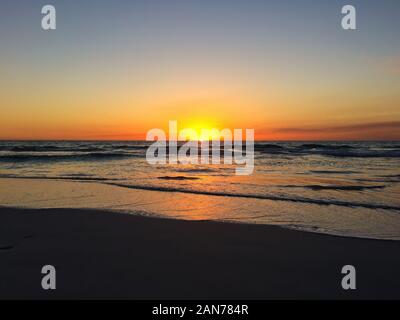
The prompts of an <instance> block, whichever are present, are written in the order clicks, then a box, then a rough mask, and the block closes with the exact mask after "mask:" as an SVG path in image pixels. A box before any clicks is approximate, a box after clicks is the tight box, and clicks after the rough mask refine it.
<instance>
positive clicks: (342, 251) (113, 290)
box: [0, 207, 400, 299]
mask: <svg viewBox="0 0 400 320" xmlns="http://www.w3.org/2000/svg"><path fill="white" fill-rule="evenodd" d="M399 252H400V242H397V241H380V240H368V239H356V238H345V237H336V236H330V235H322V234H315V233H307V232H301V231H293V230H287V229H284V228H281V227H278V226H266V225H249V224H231V223H220V222H211V221H182V220H172V219H159V218H148V217H141V216H135V215H131V214H121V213H114V212H106V211H96V210H78V209H36V210H35V209H12V208H5V207H3V208H1V209H0V259H1V264H0V278H1V279H0V298H1V299H13V298H23V299H31V298H34V299H52V298H54V299H68V298H74V299H77V298H88V299H92V298H96V299H105V298H111V299H117V298H120V299H241V298H243V299H282V298H284V299H325V298H327V299H331V298H339V299H381V298H386V299H392V298H400V272H399V270H400V255H399ZM47 264H51V265H54V266H55V267H56V270H57V289H56V290H53V291H44V290H42V288H41V279H42V276H43V275H42V274H41V268H42V266H43V265H47ZM346 264H351V265H354V266H355V267H356V270H357V289H356V290H354V291H352V290H350V291H345V290H343V289H342V288H341V285H340V283H341V279H342V276H343V275H342V274H341V268H342V266H343V265H346Z"/></svg>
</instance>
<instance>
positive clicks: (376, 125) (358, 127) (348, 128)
mask: <svg viewBox="0 0 400 320" xmlns="http://www.w3.org/2000/svg"><path fill="white" fill-rule="evenodd" d="M376 129H378V130H379V129H384V130H387V129H400V121H392V122H372V123H364V124H353V125H344V126H331V127H321V128H319V127H316V128H276V129H273V132H277V133H323V132H324V133H329V132H337V131H341V132H354V131H365V130H376Z"/></svg>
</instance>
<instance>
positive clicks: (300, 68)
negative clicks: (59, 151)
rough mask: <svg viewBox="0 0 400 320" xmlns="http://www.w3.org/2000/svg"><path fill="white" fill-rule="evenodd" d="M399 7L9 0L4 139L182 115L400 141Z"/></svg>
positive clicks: (281, 133) (358, 2)
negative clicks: (346, 19)
mask: <svg viewBox="0 0 400 320" xmlns="http://www.w3.org/2000/svg"><path fill="white" fill-rule="evenodd" d="M46 4H52V5H53V6H54V7H55V8H56V12H57V16H56V17H57V29H56V30H52V31H44V30H42V29H41V19H42V17H43V15H42V14H41V9H42V7H43V6H44V5H46ZM346 4H351V5H353V6H354V7H355V8H356V10H357V30H343V29H342V27H341V19H342V14H341V8H342V7H343V6H344V5H346ZM399 14H400V1H398V0H347V1H339V0H319V1H310V0H290V1H289V0H280V1H270V0H248V1H244V0H242V1H239V0H212V1H211V0H201V1H200V0H196V1H194V0H140V1H139V0H129V1H128V0H126V1H125V0H109V1H105V0H94V1H89V0H80V1H78V0H69V1H60V0H46V1H38V0H25V1H22V0H2V1H1V2H0V139H32V140H35V139H46V140H51V139H74V140H75V139H82V140H100V139H109V140H120V139H123V140H125V139H144V138H145V136H146V132H147V131H148V130H150V129H152V128H161V129H165V130H166V131H167V129H168V122H169V121H170V120H177V121H178V125H179V127H180V128H186V127H193V128H201V127H204V128H206V129H207V128H218V129H223V128H230V129H235V128H242V129H246V128H249V129H255V135H256V139H259V140H400V41H399V35H398V32H399V30H400V19H399Z"/></svg>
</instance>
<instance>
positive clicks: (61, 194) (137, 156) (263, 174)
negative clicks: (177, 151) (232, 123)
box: [0, 141, 400, 240]
mask: <svg viewBox="0 0 400 320" xmlns="http://www.w3.org/2000/svg"><path fill="white" fill-rule="evenodd" d="M149 145H150V143H148V142H144V141H129V142H127V141H2V142H0V178H1V179H0V180H2V181H3V182H2V183H1V184H0V188H1V190H2V192H1V195H0V205H2V206H14V207H34V208H36V207H41V208H54V207H78V208H96V209H108V210H113V211H121V212H127V213H134V214H145V215H154V216H158V217H166V218H178V219H188V220H217V221H222V222H235V223H258V224H274V225H281V226H283V227H286V228H293V229H300V230H305V231H311V232H321V233H327V234H332V235H341V236H350V237H365V238H376V239H388V240H400V142H348V141H346V142H344V141H336V142H325V141H324V142H305V141H304V142H297V141H296V142H256V143H255V146H254V157H255V167H254V173H253V174H252V175H249V176H237V175H235V167H236V166H235V165H224V164H221V165H201V164H199V165H173V164H168V165H157V166H154V165H150V164H148V163H147V161H146V158H145V154H146V150H147V148H148V146H149ZM18 181H20V182H18ZM22 181H24V183H21V182H22ZM14 183H16V184H17V185H14ZM33 185H34V186H33ZM57 186H60V187H57ZM101 190H102V191H101ZM78 199H79V200H78ZM133 200H135V201H133Z"/></svg>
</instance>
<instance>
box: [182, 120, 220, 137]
mask: <svg viewBox="0 0 400 320" xmlns="http://www.w3.org/2000/svg"><path fill="white" fill-rule="evenodd" d="M212 123H213V122H212V121H205V120H195V121H191V122H190V123H188V125H187V126H186V127H185V129H188V131H187V138H189V139H190V140H197V141H207V140H219V139H220V130H219V129H217V128H216V126H214V125H213V124H212Z"/></svg>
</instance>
